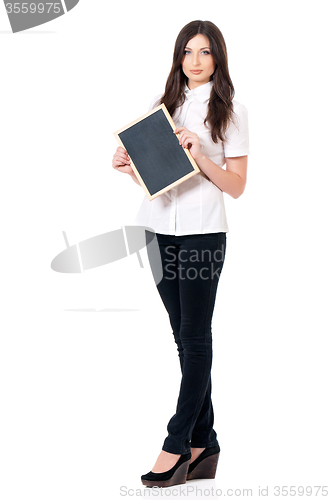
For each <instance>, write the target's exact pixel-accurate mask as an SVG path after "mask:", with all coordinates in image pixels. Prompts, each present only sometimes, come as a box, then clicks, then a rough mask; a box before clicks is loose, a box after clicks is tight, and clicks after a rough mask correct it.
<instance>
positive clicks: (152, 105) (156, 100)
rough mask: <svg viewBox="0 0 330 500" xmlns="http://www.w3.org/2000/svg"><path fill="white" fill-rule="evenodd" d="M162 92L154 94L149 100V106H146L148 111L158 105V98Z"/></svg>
mask: <svg viewBox="0 0 330 500" xmlns="http://www.w3.org/2000/svg"><path fill="white" fill-rule="evenodd" d="M162 95H163V94H159V95H156V97H154V98H153V100H152V101H151V103H150V104H149V108H148V113H149V111H151V110H152V109H154V108H156V107H157V106H159V105H160V102H159V101H160V98H161V97H162Z"/></svg>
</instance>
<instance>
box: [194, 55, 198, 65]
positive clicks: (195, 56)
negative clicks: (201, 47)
mask: <svg viewBox="0 0 330 500" xmlns="http://www.w3.org/2000/svg"><path fill="white" fill-rule="evenodd" d="M193 65H194V66H198V65H199V57H198V54H195V55H194V57H193Z"/></svg>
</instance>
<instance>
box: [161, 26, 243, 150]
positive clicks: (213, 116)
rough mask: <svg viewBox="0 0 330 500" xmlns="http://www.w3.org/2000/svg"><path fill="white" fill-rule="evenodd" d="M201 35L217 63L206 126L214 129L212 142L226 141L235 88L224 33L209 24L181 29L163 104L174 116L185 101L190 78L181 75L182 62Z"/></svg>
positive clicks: (212, 78)
mask: <svg viewBox="0 0 330 500" xmlns="http://www.w3.org/2000/svg"><path fill="white" fill-rule="evenodd" d="M198 34H201V35H204V36H206V38H207V39H208V40H209V43H210V50H211V55H212V57H213V59H214V62H215V71H214V73H213V75H212V76H211V80H212V81H213V88H212V91H211V94H210V100H209V105H208V113H207V116H206V118H205V121H204V123H205V124H206V122H207V124H208V126H209V127H210V129H211V137H212V140H213V142H218V139H220V140H221V141H224V140H225V132H226V130H227V127H228V126H229V122H230V120H231V118H232V113H233V103H232V100H233V98H234V93H235V91H234V86H233V83H232V81H231V78H230V76H229V69H228V58H227V48H226V44H225V40H224V38H223V36H222V33H221V31H220V30H219V28H218V27H217V26H215V24H213V23H211V22H210V21H192V22H191V23H189V24H187V25H186V26H184V27H183V28H182V30H181V31H180V33H179V35H178V37H177V39H176V42H175V47H174V53H173V64H172V68H171V71H170V73H169V75H168V78H167V82H166V85H165V92H164V95H163V96H162V97H161V99H160V103H164V104H165V106H166V107H167V109H168V111H169V113H170V115H171V116H173V114H174V112H175V110H176V109H177V108H178V107H179V106H181V105H182V104H183V102H184V100H185V93H184V90H185V85H186V83H187V80H188V79H187V77H186V75H185V74H184V72H183V71H182V66H181V62H182V60H183V58H184V51H185V48H186V46H187V44H188V42H189V40H191V39H192V38H194V37H195V36H196V35H198Z"/></svg>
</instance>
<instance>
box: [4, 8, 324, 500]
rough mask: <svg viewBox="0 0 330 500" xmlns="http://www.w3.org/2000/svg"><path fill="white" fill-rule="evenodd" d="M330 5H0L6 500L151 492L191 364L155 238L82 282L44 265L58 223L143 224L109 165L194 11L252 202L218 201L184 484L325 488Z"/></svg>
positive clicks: (138, 192)
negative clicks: (209, 430) (11, 13)
mask: <svg viewBox="0 0 330 500" xmlns="http://www.w3.org/2000/svg"><path fill="white" fill-rule="evenodd" d="M326 7H327V3H326V2H325V1H320V0H316V1H314V2H313V3H311V2H306V1H299V2H298V1H286V2H284V1H283V0H281V1H277V2H264V1H263V2H262V1H258V0H255V1H253V0H252V1H249V2H247V1H231V2H228V1H226V2H224V1H222V0H217V1H214V0H209V1H208V2H202V1H198V2H196V1H189V2H178V1H177V0H176V1H173V0H170V1H167V2H162V3H159V4H158V3H157V2H154V1H153V2H152V1H143V0H142V1H139V2H137V1H135V0H134V1H128V2H117V3H114V2H109V1H106V0H103V1H101V0H93V1H87V0H85V1H84V0H81V1H80V3H79V4H78V5H77V7H76V8H74V9H73V10H72V11H71V12H69V13H68V14H66V15H64V16H63V17H60V18H58V19H56V20H54V21H52V22H50V23H48V24H46V25H43V26H40V27H36V28H34V29H31V30H29V31H26V32H21V33H17V34H12V33H11V29H10V25H9V21H8V18H7V16H6V12H5V8H4V6H1V5H0V44H1V49H0V50H1V80H0V90H1V92H0V110H1V111H0V127H1V130H0V132H1V135H0V137H1V147H0V155H1V158H0V159H1V184H0V186H1V188H0V189H1V196H0V203H1V235H2V238H1V240H2V244H1V294H2V297H1V351H0V358H1V359H0V371H1V373H0V375H1V379H0V383H1V392H0V401H1V413H0V432H1V438H0V439H1V440H0V450H1V451H0V453H1V476H2V479H1V486H0V488H1V490H3V491H1V498H3V499H4V500H11V499H15V500H16V499H17V500H18V499H20V500H23V499H24V500H25V499H26V498H33V499H35V500H37V499H43V500H44V499H47V500H53V499H56V500H58V499H61V500H66V499H68V500H69V499H70V500H73V499H79V500H85V499H88V500H92V499H93V500H94V499H97V500H103V499H110V498H122V496H121V495H120V487H121V486H122V487H123V489H122V490H121V491H122V493H123V492H126V493H127V492H128V489H131V496H132V495H133V493H134V496H135V494H139V491H137V493H136V490H138V489H140V490H141V491H142V493H141V491H140V493H141V494H142V495H143V492H144V487H143V486H142V485H141V482H140V476H141V474H143V473H146V472H148V471H149V470H151V468H152V466H153V465H154V462H155V460H156V458H157V456H158V454H159V452H160V450H161V446H162V443H163V440H164V438H165V437H166V435H167V432H166V425H167V422H168V420H169V418H170V417H171V416H172V415H173V413H174V411H175V405H176V399H177V394H178V389H179V382H180V373H179V361H178V358H177V353H176V347H175V344H174V341H173V339H172V333H171V330H170V326H169V322H168V317H167V313H166V311H165V309H164V307H163V305H162V303H161V300H160V298H159V296H158V293H157V290H156V288H155V285H154V282H153V279H152V276H151V271H150V269H149V266H148V261H147V254H146V250H145V249H144V250H143V251H142V252H141V256H142V260H143V262H144V266H145V267H144V268H143V269H142V268H140V267H139V265H138V260H137V258H136V256H135V255H133V256H130V257H128V258H127V259H122V260H121V261H118V262H115V263H112V264H110V265H107V266H103V267H99V268H97V269H93V270H90V271H88V272H85V273H83V274H79V275H78V274H77V275H74V274H60V273H56V272H54V271H52V269H51V268H50V263H51V261H52V259H53V258H54V257H55V256H56V255H57V254H58V253H59V252H61V251H62V250H64V248H65V242H64V239H63V235H62V231H66V234H67V237H68V240H69V243H70V244H71V245H72V244H74V243H77V242H79V241H82V240H84V239H86V238H89V237H92V236H95V235H97V234H101V233H103V232H107V231H111V230H115V229H119V228H120V227H121V226H124V225H127V224H130V223H131V222H133V220H134V217H135V214H136V212H137V210H138V208H139V206H140V203H141V202H142V199H143V196H144V194H143V191H142V188H140V187H139V186H137V185H136V184H135V183H133V182H132V181H131V180H130V179H129V178H128V176H126V175H124V174H120V173H118V172H116V171H114V170H113V169H112V167H111V159H112V155H113V153H114V150H115V148H116V147H117V144H116V141H115V139H114V137H113V132H114V131H116V130H118V129H119V128H121V127H122V126H124V125H126V124H127V123H129V122H131V121H133V120H134V119H135V118H137V117H139V116H141V115H143V114H144V113H145V112H146V111H147V109H148V106H149V103H150V101H151V100H152V98H153V97H154V96H155V95H156V94H159V93H161V92H162V91H163V89H164V85H165V81H166V77H167V75H168V72H169V70H170V66H171V60H172V51H173V47H174V42H175V39H176V36H177V34H178V32H179V31H180V29H181V28H182V27H183V26H184V25H185V24H187V23H188V22H190V21H192V20H195V19H203V20H210V21H212V22H214V23H215V24H216V25H217V26H218V27H219V28H220V29H221V31H222V33H223V35H224V38H225V40H226V44H227V48H228V56H229V68H230V73H231V77H232V80H233V83H234V86H235V90H236V94H235V98H236V99H237V100H238V101H239V102H242V103H243V104H244V105H245V106H246V107H247V108H248V111H249V124H250V143H251V154H250V157H249V167H248V183H247V187H246V191H245V193H244V195H243V196H242V197H240V198H239V199H238V200H233V199H231V198H230V197H229V196H227V195H225V202H226V207H227V216H228V221H229V226H230V232H229V233H228V246H227V255H226V261H225V266H224V269H223V273H222V276H221V280H220V284H219V289H218V298H217V303H216V309H215V313H214V319H213V339H214V340H213V347H214V357H213V367H212V377H213V402H214V410H215V429H216V431H217V433H218V439H219V443H220V446H221V454H220V460H219V465H218V472H217V477H216V479H215V480H214V481H195V482H192V483H194V486H195V488H196V487H197V486H198V487H199V488H202V490H203V489H205V496H207V495H208V491H209V495H208V496H210V495H211V493H210V488H211V487H213V488H214V491H215V490H216V489H218V491H219V489H220V488H222V490H223V491H224V492H225V490H226V488H233V489H243V488H251V489H252V490H253V492H254V498H256V497H257V496H258V488H259V486H261V487H266V486H268V487H269V495H268V496H269V497H273V493H274V489H273V488H274V486H276V485H278V486H285V485H286V486H288V485H289V486H290V485H292V486H315V485H329V482H330V481H329V479H330V477H329V470H330V469H329V445H330V442H329V416H330V415H329V385H328V380H329V340H328V338H329V312H328V307H329V291H328V290H329V264H328V254H329V237H328V228H329V222H328V216H329V201H328V196H329V195H328V185H329V166H330V165H329V159H328V147H327V145H328V142H329V126H328V117H329V85H330V81H329V70H328V54H329V37H328V35H327V32H328V16H327V9H326ZM102 309H103V311H102ZM88 310H89V311H88ZM118 310H119V311H118ZM192 483H190V484H189V486H192ZM187 484H188V483H187ZM207 489H208V491H206V490H207ZM174 494H175V493H173V495H174ZM214 494H215V493H214ZM242 495H243V493H241V496H242ZM127 496H128V495H127ZM190 496H191V497H193V496H194V495H190ZM199 496H200V494H199ZM237 496H239V493H237ZM319 496H321V493H319Z"/></svg>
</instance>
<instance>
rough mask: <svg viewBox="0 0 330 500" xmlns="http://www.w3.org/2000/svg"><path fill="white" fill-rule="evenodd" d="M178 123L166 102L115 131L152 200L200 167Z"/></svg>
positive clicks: (196, 171) (194, 172)
mask: <svg viewBox="0 0 330 500" xmlns="http://www.w3.org/2000/svg"><path fill="white" fill-rule="evenodd" d="M175 129H176V126H175V124H174V122H173V120H172V118H171V116H170V114H169V112H168V111H167V109H166V106H165V105H164V104H161V105H160V106H158V107H156V108H154V109H153V110H151V111H150V112H149V113H147V114H146V115H143V116H142V117H141V118H139V119H138V120H135V121H134V122H133V123H131V124H129V125H127V126H126V127H124V128H122V129H120V130H118V131H117V132H115V133H114V135H115V137H116V139H117V141H118V142H119V144H120V145H121V146H122V147H123V148H124V149H126V151H127V152H128V154H129V156H130V159H131V166H132V169H133V170H134V172H135V174H136V176H137V178H138V179H139V181H140V184H141V186H142V187H143V188H144V190H145V192H146V194H147V196H148V198H149V200H153V199H154V198H156V196H159V195H160V194H163V193H164V192H165V191H168V190H169V189H171V188H173V187H174V186H176V185H178V184H180V183H181V182H183V181H185V180H186V179H188V178H189V177H191V176H193V175H195V174H197V173H198V172H199V171H200V170H199V168H198V166H197V164H196V162H195V160H194V159H193V157H192V156H191V154H190V153H189V151H188V149H183V147H182V146H180V144H179V140H178V137H177V135H176V134H174V133H173V131H174V130H175Z"/></svg>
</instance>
